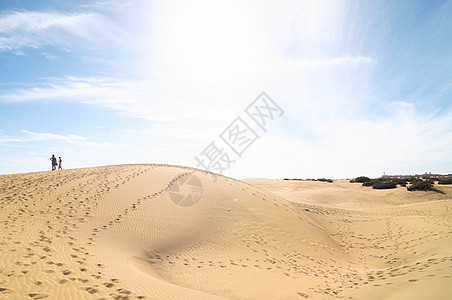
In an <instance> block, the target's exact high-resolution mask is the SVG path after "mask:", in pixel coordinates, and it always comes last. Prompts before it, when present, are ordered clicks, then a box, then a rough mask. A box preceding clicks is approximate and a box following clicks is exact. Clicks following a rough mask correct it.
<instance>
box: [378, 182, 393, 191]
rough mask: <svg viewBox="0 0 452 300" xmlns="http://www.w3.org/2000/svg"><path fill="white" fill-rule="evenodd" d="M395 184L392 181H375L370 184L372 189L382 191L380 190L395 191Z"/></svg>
mask: <svg viewBox="0 0 452 300" xmlns="http://www.w3.org/2000/svg"><path fill="white" fill-rule="evenodd" d="M396 187H397V184H396V183H395V182H393V181H377V182H375V183H374V184H372V188H373V189H377V190H382V189H395V188H396Z"/></svg>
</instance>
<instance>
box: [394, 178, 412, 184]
mask: <svg viewBox="0 0 452 300" xmlns="http://www.w3.org/2000/svg"><path fill="white" fill-rule="evenodd" d="M391 181H392V182H395V183H396V184H400V185H402V186H403V185H406V184H407V183H408V182H407V181H406V180H405V179H403V178H393V179H391Z"/></svg>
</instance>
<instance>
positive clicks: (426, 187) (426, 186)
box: [407, 180, 435, 191]
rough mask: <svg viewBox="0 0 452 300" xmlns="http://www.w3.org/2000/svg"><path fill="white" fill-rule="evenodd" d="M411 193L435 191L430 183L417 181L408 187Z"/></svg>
mask: <svg viewBox="0 0 452 300" xmlns="http://www.w3.org/2000/svg"><path fill="white" fill-rule="evenodd" d="M407 190H409V191H434V190H435V189H434V188H433V184H432V183H431V182H430V181H423V180H421V181H416V182H414V183H413V184H411V186H409V187H407Z"/></svg>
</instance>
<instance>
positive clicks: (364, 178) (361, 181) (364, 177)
mask: <svg viewBox="0 0 452 300" xmlns="http://www.w3.org/2000/svg"><path fill="white" fill-rule="evenodd" d="M369 180H370V178H369V177H366V176H359V177H356V178H355V182H360V183H363V182H367V181H369Z"/></svg>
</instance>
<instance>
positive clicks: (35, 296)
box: [28, 293, 49, 299]
mask: <svg viewBox="0 0 452 300" xmlns="http://www.w3.org/2000/svg"><path fill="white" fill-rule="evenodd" d="M28 296H30V297H31V298H33V299H44V298H48V297H49V295H47V294H44V293H31V294H28Z"/></svg>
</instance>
